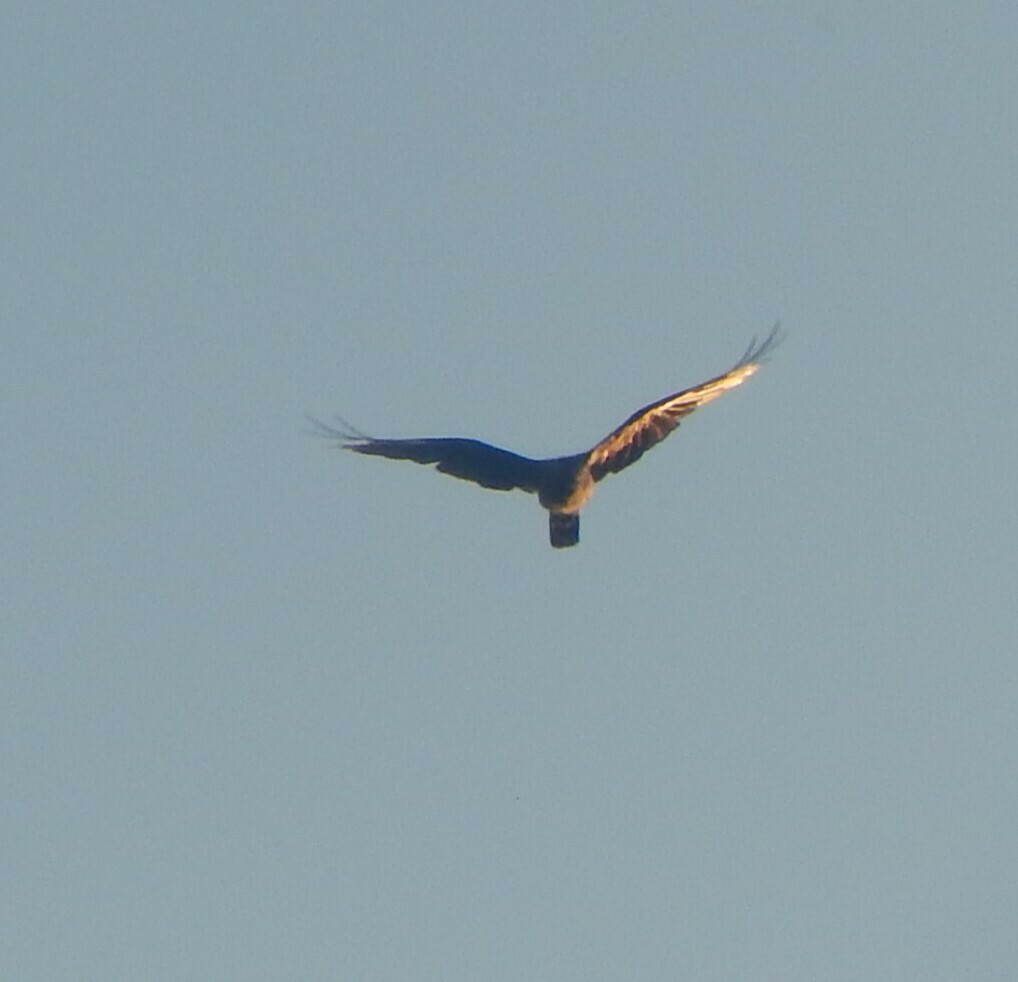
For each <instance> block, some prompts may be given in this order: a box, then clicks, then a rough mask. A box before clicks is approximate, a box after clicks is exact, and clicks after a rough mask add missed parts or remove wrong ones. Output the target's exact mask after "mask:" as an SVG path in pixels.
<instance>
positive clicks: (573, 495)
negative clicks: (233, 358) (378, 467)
mask: <svg viewBox="0 0 1018 982" xmlns="http://www.w3.org/2000/svg"><path fill="white" fill-rule="evenodd" d="M777 341H778V327H777V325H775V327H774V329H773V330H772V331H771V333H770V334H769V335H768V336H767V337H766V338H765V339H764V340H763V342H761V343H760V344H759V345H758V344H757V343H756V342H755V340H754V342H753V343H752V344H751V345H750V346H749V349H748V350H747V351H746V353H745V355H743V356H742V358H741V359H740V360H739V361H738V363H737V364H736V365H735V366H734V367H733V368H732V369H731V370H730V371H728V372H726V373H725V374H724V375H719V376H718V377H717V378H713V379H710V380H709V381H707V382H704V383H702V384H701V385H697V386H694V387H693V388H691V389H684V390H682V391H681V392H677V393H675V394H674V395H670V396H667V397H665V398H664V399H659V400H658V401H657V402H653V403H651V404H650V405H649V406H644V407H643V409H640V410H638V411H637V412H635V413H633V415H632V416H630V417H629V419H627V420H626V421H625V422H624V423H623V424H622V425H621V426H619V427H617V428H616V429H614V430H613V431H612V432H611V433H609V434H608V436H606V437H605V438H604V439H603V440H601V441H600V442H599V443H597V444H596V445H595V446H594V447H592V448H591V449H590V450H589V451H587V452H585V453H579V454H573V455H571V456H568V457H551V458H549V459H546V460H532V459H531V458H529V457H523V456H520V455H519V454H515V453H512V452H511V451H509V450H503V449H502V448H501V447H493V446H491V444H488V443H482V442H481V441H480V440H472V439H467V438H464V437H425V438H422V439H416V440H385V439H381V440H378V439H375V438H374V437H369V436H365V435H364V434H363V433H358V432H357V431H356V430H354V429H353V428H352V427H349V426H346V424H344V428H343V429H335V428H333V427H330V426H326V425H325V424H323V423H320V422H319V421H317V420H315V421H314V422H315V423H316V425H317V426H318V427H319V429H320V431H321V432H322V433H323V434H324V435H326V436H329V437H332V438H335V439H338V440H339V441H341V445H342V446H343V447H345V448H346V449H348V450H354V451H356V452H357V453H362V454H369V455H373V456H378V457H389V458H391V459H393V460H412V461H414V462H415V463H418V464H435V465H436V466H437V469H438V470H439V471H441V472H442V473H443V474H449V475H451V476H452V477H458V478H462V479H463V480H467V481H473V482H474V483H476V484H479V485H481V487H484V488H492V489H494V490H498V491H511V490H514V489H517V488H518V489H520V490H522V491H527V492H530V493H532V494H536V495H537V499H538V501H539V502H540V503H541V505H542V506H543V507H544V508H547V509H548V511H549V513H550V515H549V534H550V538H551V544H552V545H553V546H555V547H556V548H563V547H565V546H572V545H576V543H577V542H578V541H579V538H580V517H579V512H580V509H581V508H582V507H583V506H584V504H586V502H587V501H588V499H589V498H590V496H591V494H593V492H594V485H595V484H596V483H597V482H598V481H600V480H601V478H603V477H605V476H607V475H608V474H615V473H617V472H618V471H621V470H622V469H623V468H625V467H628V466H629V465H630V464H633V463H635V462H636V461H637V460H639V459H640V457H641V456H643V454H644V453H645V452H646V451H647V450H649V449H650V448H651V447H653V446H654V445H655V444H657V443H660V442H661V441H662V440H663V439H664V438H665V437H666V436H668V434H669V433H671V432H672V430H674V429H675V428H676V427H677V426H678V425H679V422H680V421H681V420H682V419H683V418H684V417H686V416H688V415H689V414H690V413H691V412H693V411H694V410H695V409H697V408H699V407H700V406H702V405H703V404H704V403H707V402H710V401H711V400H712V399H716V398H717V397H718V396H719V395H721V394H722V393H724V392H727V391H728V390H729V389H733V388H735V387H736V386H737V385H741V384H742V383H743V382H744V381H745V380H746V379H747V378H749V377H750V376H751V375H752V374H753V373H754V372H755V371H756V370H757V369H758V368H759V367H760V364H761V362H762V360H763V359H764V357H766V355H767V354H769V353H770V352H771V351H772V350H773V349H774V346H775V344H776V343H777Z"/></svg>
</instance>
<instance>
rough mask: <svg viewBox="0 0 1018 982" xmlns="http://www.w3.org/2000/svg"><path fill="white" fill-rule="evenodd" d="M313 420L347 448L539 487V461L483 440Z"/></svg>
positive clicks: (487, 482) (492, 481)
mask: <svg viewBox="0 0 1018 982" xmlns="http://www.w3.org/2000/svg"><path fill="white" fill-rule="evenodd" d="M312 422H313V423H314V424H315V425H316V427H317V429H318V431H319V432H320V433H321V434H322V435H323V436H328V437H331V438H333V439H337V440H339V441H340V443H341V445H342V446H343V447H345V448H346V449H347V450H355V451H356V452H357V453H363V454H370V455H373V456H376V457H389V458H390V459H392V460H412V461H413V462H414V463H416V464H437V465H438V466H437V469H438V470H439V471H441V472H442V473H443V474H449V475H451V476H452V477H459V478H462V479H463V480H465V481H473V482H474V483H475V484H480V485H481V487H482V488H493V489H495V490H496V491H511V490H513V489H514V488H521V489H522V490H524V491H536V490H537V488H538V483H539V481H540V470H541V462H540V461H536V460H531V459H530V458H529V457H521V456H520V455H519V454H515V453H512V452H510V451H509V450H502V449H501V448H500V447H493V446H491V444H488V443H482V442H481V441H480V440H468V439H466V438H463V437H426V438H423V439H417V440H377V439H375V438H374V437H370V436H365V435H364V434H363V433H359V432H357V431H356V430H354V429H353V428H352V427H350V426H349V424H346V423H344V424H343V426H344V428H343V429H335V428H333V427H331V426H326V425H325V424H324V423H322V422H320V421H319V420H316V419H313V418H312Z"/></svg>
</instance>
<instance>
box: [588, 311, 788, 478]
mask: <svg viewBox="0 0 1018 982" xmlns="http://www.w3.org/2000/svg"><path fill="white" fill-rule="evenodd" d="M778 340H779V336H778V325H777V324H775V325H774V328H773V329H772V330H771V332H770V334H768V335H767V337H766V338H764V340H763V341H762V342H760V343H759V344H757V341H756V339H755V338H754V339H753V341H752V343H751V344H750V346H749V348H748V349H747V350H746V353H745V354H744V355H743V356H742V358H740V359H739V361H738V362H737V363H736V365H735V366H734V367H733V368H731V369H730V370H729V371H727V372H725V374H724V375H719V376H718V377H717V378H712V379H710V381H708V382H704V383H703V384H702V385H697V386H694V387H693V388H691V389H684V390H683V391H682V392H676V393H675V394H674V395H670V396H666V397H665V398H664V399H659V400H658V401H657V402H653V403H651V404H650V405H649V406H644V407H643V409H640V410H638V411H637V412H635V413H633V415H632V416H630V417H629V419H627V420H626V421H625V422H624V423H623V424H622V425H621V426H619V427H618V428H617V429H615V430H613V431H612V432H611V433H609V434H608V436H606V437H605V438H604V439H603V440H602V441H601V442H600V443H598V444H597V446H595V447H594V448H593V449H592V450H591V451H590V453H588V454H587V466H588V467H589V468H590V473H591V476H592V477H593V478H594V480H595V481H600V480H601V478H602V477H604V476H605V475H607V474H615V473H618V472H619V471H620V470H622V469H623V468H624V467H628V466H629V465H630V464H633V463H635V462H636V461H637V460H639V459H640V457H642V456H643V454H644V453H645V452H646V451H648V450H649V449H650V448H651V447H653V446H655V445H656V444H658V443H660V442H661V441H662V440H663V439H664V438H665V437H666V436H668V434H669V433H671V432H672V430H674V429H675V428H676V427H677V426H678V425H679V422H680V421H681V420H682V419H683V418H684V417H686V416H688V415H689V414H690V413H691V412H693V410H695V409H698V408H699V407H700V406H702V405H703V404H704V403H706V402H710V401H711V399H716V398H717V397H718V396H719V395H721V394H722V393H724V392H727V391H728V390H729V389H734V388H735V387H736V386H737V385H742V383H743V382H745V381H746V379H748V378H749V377H750V375H752V374H753V373H754V372H755V371H756V370H757V369H758V368H759V367H760V364H761V362H762V361H763V359H764V358H765V357H766V356H767V355H768V354H769V353H770V352H771V351H773V349H774V346H775V345H776V344H777V342H778Z"/></svg>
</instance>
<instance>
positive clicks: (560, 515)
mask: <svg viewBox="0 0 1018 982" xmlns="http://www.w3.org/2000/svg"><path fill="white" fill-rule="evenodd" d="M548 534H549V536H550V537H551V544H552V545H553V546H554V547H555V548H556V549H564V548H565V547H566V546H575V545H576V543H577V542H579V541H580V516H579V514H569V513H568V512H554V511H553V512H549V513H548Z"/></svg>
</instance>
